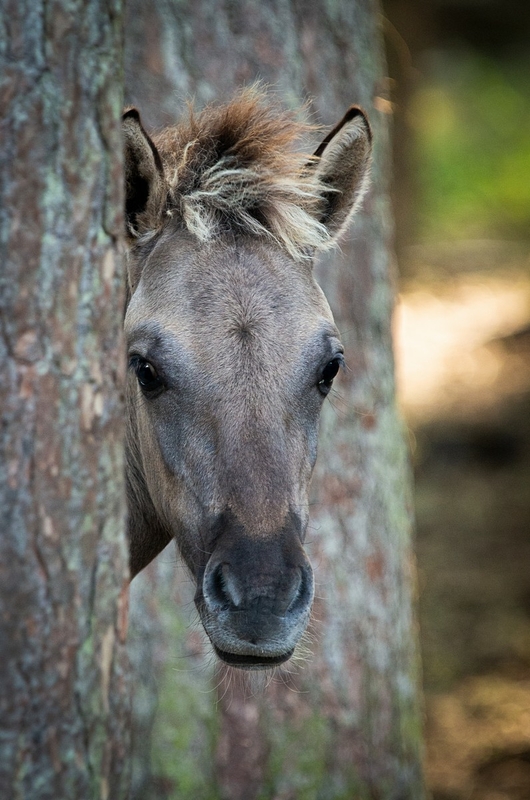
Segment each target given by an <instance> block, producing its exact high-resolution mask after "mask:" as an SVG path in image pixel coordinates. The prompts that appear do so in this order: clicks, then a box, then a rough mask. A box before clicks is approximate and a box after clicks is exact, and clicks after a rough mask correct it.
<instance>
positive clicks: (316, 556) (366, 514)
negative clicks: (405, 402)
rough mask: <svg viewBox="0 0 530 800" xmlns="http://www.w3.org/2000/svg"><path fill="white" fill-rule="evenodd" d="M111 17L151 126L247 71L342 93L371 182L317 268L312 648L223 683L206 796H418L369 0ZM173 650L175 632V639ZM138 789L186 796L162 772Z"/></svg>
mask: <svg viewBox="0 0 530 800" xmlns="http://www.w3.org/2000/svg"><path fill="white" fill-rule="evenodd" d="M126 30H127V38H128V44H127V48H128V50H127V49H126V94H127V95H128V96H127V100H128V101H129V102H131V103H134V104H136V105H138V106H139V108H140V109H141V111H142V114H143V118H144V121H145V123H146V124H147V125H148V126H155V127H159V126H161V125H164V124H167V123H169V122H173V121H174V120H175V119H176V118H178V116H179V115H180V114H181V113H182V111H183V101H184V99H185V98H186V97H188V96H189V95H192V96H194V97H195V98H196V100H197V101H198V102H199V103H204V102H206V101H210V100H213V99H215V98H226V97H228V96H229V95H230V94H231V93H232V91H233V90H234V88H235V87H237V86H239V85H241V84H248V83H250V82H252V81H254V80H255V79H256V78H259V79H263V80H265V81H266V82H268V83H270V84H272V85H273V86H274V87H275V89H276V90H277V91H279V92H280V94H281V95H282V97H283V99H284V102H285V103H286V104H288V105H298V104H299V102H300V100H304V99H306V98H310V99H311V103H310V108H311V111H312V112H313V113H314V117H315V118H316V120H317V121H318V122H320V123H323V124H324V125H326V126H332V125H333V124H335V122H336V121H337V120H338V119H340V117H341V116H342V114H343V113H344V111H345V109H346V108H347V107H348V106H349V105H350V104H352V103H360V104H361V105H363V106H364V107H365V108H366V109H367V111H368V113H369V116H370V119H371V122H372V124H373V128H374V138H375V143H376V152H375V162H374V169H373V187H372V190H371V192H370V194H369V196H368V198H367V199H366V201H365V203H364V209H363V212H362V213H361V214H360V216H359V217H358V219H357V221H356V223H355V225H354V229H353V230H352V232H351V234H350V237H349V238H347V239H346V241H344V242H343V244H342V248H341V252H340V253H337V254H335V256H334V257H333V258H327V259H326V260H324V261H322V262H321V264H320V265H319V267H318V274H319V278H320V281H321V284H322V286H323V288H324V290H325V292H326V294H327V296H328V298H329V300H330V302H331V305H332V308H333V310H334V313H335V316H336V320H337V322H338V325H339V328H340V330H341V331H342V334H343V338H344V341H345V344H346V358H347V362H348V364H349V371H348V375H347V378H346V379H342V381H341V382H339V383H338V385H337V392H334V393H333V394H332V395H331V402H330V403H329V404H327V408H326V410H325V413H324V417H323V422H322V431H321V440H320V450H319V459H318V462H317V468H316V474H315V477H314V482H313V494H314V506H313V514H312V522H311V524H310V530H309V536H308V538H309V539H310V552H311V555H312V561H313V564H314V566H315V567H316V579H317V583H318V587H319V588H318V592H317V593H318V596H319V597H318V600H317V602H316V606H315V614H314V616H315V626H314V639H315V641H314V642H313V644H312V645H311V650H312V651H313V652H312V655H310V656H309V657H308V661H307V663H306V664H305V666H304V668H303V669H300V670H298V669H296V672H295V674H294V675H291V676H288V677H286V678H284V679H283V680H276V681H275V682H273V683H271V685H270V686H268V687H267V689H265V690H264V691H262V692H261V693H258V694H255V695H253V694H252V691H250V690H249V688H248V686H245V682H244V681H243V680H237V681H232V685H231V686H230V688H229V689H228V691H225V690H226V682H222V683H221V685H220V689H219V693H220V702H219V709H218V711H217V720H216V722H215V724H214V726H213V727H214V730H215V735H212V737H211V741H212V744H211V745H210V746H211V747H212V748H213V750H214V752H213V753H212V760H214V758H215V760H214V763H215V775H214V789H212V791H213V794H212V795H211V796H212V797H221V798H227V799H229V800H253V799H254V798H258V797H259V798H276V799H277V800H279V799H280V798H281V799H282V800H288V799H289V800H291V799H292V800H295V798H296V800H303V798H308V800H309V798H319V800H324V798H326V799H327V798H330V799H331V798H334V799H337V798H356V800H362V799H363V798H380V799H381V800H391V799H392V800H405V798H407V800H409V799H410V800H412V799H413V798H414V799H415V798H421V797H422V796H423V787H422V779H421V765H420V761H421V759H420V755H421V745H420V742H421V733H420V731H421V715H420V709H419V704H418V685H419V673H418V659H417V649H416V635H415V634H416V632H415V625H414V615H413V610H412V609H413V603H412V596H413V589H414V579H413V574H414V569H413V564H412V556H411V514H412V510H411V503H410V473H409V467H408V459H407V452H406V446H405V444H404V437H403V428H402V425H401V422H400V420H399V417H398V415H397V413H396V408H395V394H394V378H393V360H392V344H391V330H390V325H391V313H392V305H393V285H392V281H393V258H392V228H391V220H390V213H389V208H388V201H387V190H388V181H389V156H388V151H389V140H388V127H389V126H388V116H387V114H386V113H385V112H388V109H389V104H388V102H387V98H386V97H385V95H384V87H385V80H384V71H383V70H384V66H383V57H382V52H381V44H380V35H379V30H378V7H377V4H376V2H374V0H357V1H356V2H351V0H303V1H302V0H276V1H275V2H268V3H257V2H253V0H224V2H222V3H218V2H211V0H201V1H200V2H196V3H193V4H184V3H182V2H178V1H177V0H160V1H159V2H157V3H156V6H155V4H153V3H151V4H147V5H146V4H145V3H140V2H139V0H131V2H130V4H129V19H128V23H127V27H126ZM166 646H167V643H166ZM186 647H187V644H186V641H184V644H181V643H177V642H176V641H175V643H174V649H175V651H176V652H181V651H182V648H184V649H185V650H186ZM188 649H189V648H188ZM200 680H202V677H201V679H200ZM175 681H176V682H177V679H175ZM223 692H224V694H223ZM162 702H163V703H164V700H162ZM215 713H216V712H215V711H214V712H213V714H214V716H215ZM176 724H178V725H180V726H182V727H183V728H184V727H185V726H186V725H188V724H195V723H194V722H193V721H192V722H191V723H190V721H189V720H186V719H184V718H182V719H180V720H178V721H177V722H176ZM154 747H155V748H156V742H155V743H154ZM175 757H176V758H178V756H177V755H176V754H175ZM198 765H199V761H196V768H198ZM152 796H153V797H157V796H159V797H172V798H177V797H178V798H180V797H185V796H187V795H186V794H185V793H184V792H183V791H182V788H181V784H179V781H178V780H174V782H173V783H172V784H171V785H170V786H169V788H167V787H166V794H156V793H154V794H153V795H152ZM205 796H206V795H205ZM208 796H210V795H208Z"/></svg>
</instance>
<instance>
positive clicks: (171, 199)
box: [123, 89, 371, 669]
mask: <svg viewBox="0 0 530 800" xmlns="http://www.w3.org/2000/svg"><path fill="white" fill-rule="evenodd" d="M123 131H124V140H125V201H126V202H125V212H126V220H127V235H128V238H129V244H130V253H129V260H128V265H127V273H128V288H129V302H128V308H127V314H126V320H125V329H126V335H127V341H128V361H129V373H128V383H127V397H128V409H127V410H128V415H127V448H126V455H127V470H126V476H127V493H128V511H129V521H128V532H129V539H130V550H131V571H132V574H133V575H134V574H136V572H138V571H139V570H141V569H142V568H143V567H144V566H145V565H146V564H147V563H149V561H150V560H151V559H152V558H154V557H155V555H156V554H157V553H159V552H160V551H161V549H162V548H163V547H164V546H165V545H166V544H167V542H168V541H169V540H170V539H171V538H174V539H175V540H176V542H177V544H178V546H179V549H180V551H181V553H182V555H183V557H184V559H185V561H186V563H187V565H188V567H189V569H190V570H191V572H192V574H193V576H194V579H195V583H196V597H195V602H196V605H197V608H198V611H199V614H200V616H201V620H202V622H203V625H204V628H205V630H206V632H207V634H208V635H209V637H210V639H211V641H212V644H213V646H214V648H215V650H216V652H217V654H218V655H219V656H220V658H222V659H223V660H224V661H225V662H227V663H228V664H232V665H234V666H239V667H244V668H247V669H253V668H256V669H257V668H262V667H267V666H273V665H275V664H279V663H281V662H283V661H285V660H286V659H287V658H289V657H290V655H291V654H292V652H293V648H294V647H295V645H296V642H297V641H298V639H299V638H300V636H301V635H302V633H303V631H304V629H305V627H306V625H307V621H308V619H309V613H310V608H311V601H312V598H313V574H312V570H311V567H310V565H309V562H308V560H307V557H306V555H305V553H304V549H303V541H304V536H305V530H306V527H307V518H308V501H307V494H308V484H309V479H310V475H311V470H312V468H313V464H314V462H315V457H316V446H317V429H318V419H319V415H320V408H321V405H322V401H323V399H324V397H325V395H326V394H327V393H328V392H329V390H330V388H331V384H332V381H333V378H334V377H335V375H336V373H337V372H338V370H339V368H340V366H341V364H342V360H343V356H342V347H341V344H340V341H339V339H338V333H337V330H336V328H335V326H334V324H333V319H332V316H331V312H330V310H329V307H328V304H327V303H326V300H325V299H324V296H323V295H322V292H321V291H320V289H319V288H318V287H317V285H316V283H315V282H314V280H313V278H312V274H311V257H312V255H314V254H315V253H317V252H318V251H319V249H321V248H322V247H327V246H329V244H330V243H331V242H332V241H333V240H334V239H336V238H337V237H338V236H339V235H340V232H341V230H342V229H343V228H344V226H345V225H346V224H347V222H348V219H349V218H350V216H351V215H352V213H354V211H355V209H356V208H357V207H358V206H359V203H360V201H361V198H362V196H363V194H364V191H365V188H366V184H367V175H368V170H369V164H370V153H371V133H370V127H369V125H368V122H367V120H366V117H365V115H364V113H363V112H362V110H361V109H359V108H357V107H354V106H352V107H351V108H350V109H349V110H348V111H347V113H346V114H345V116H344V117H343V119H342V120H341V122H340V123H339V124H338V125H337V126H336V127H335V128H334V129H333V130H332V131H331V133H329V134H328V136H327V137H326V138H325V139H324V141H323V142H322V143H321V145H320V146H319V147H318V148H317V150H316V151H315V153H314V155H313V156H312V157H309V156H307V155H304V154H303V153H301V152H300V151H297V150H296V149H295V148H294V145H295V142H297V141H298V138H299V136H300V134H301V133H302V132H304V131H306V128H305V127H304V126H303V125H300V124H299V123H297V122H296V121H295V120H294V118H293V117H292V116H291V115H289V114H286V113H284V112H280V111H279V110H278V109H277V108H276V107H274V106H269V105H268V104H267V102H266V98H265V97H264V96H262V95H261V94H260V93H259V92H256V90H253V89H251V90H246V91H243V92H242V93H240V94H239V95H238V96H236V98H235V99H234V100H233V101H232V102H231V103H229V104H228V105H227V106H220V107H216V108H213V107H210V108H207V109H205V110H204V111H203V112H202V113H201V114H200V115H199V116H196V115H194V114H192V115H191V116H190V119H189V120H188V122H187V123H182V124H179V125H177V126H174V127H172V128H167V129H165V130H164V131H162V132H161V133H160V134H159V135H158V136H156V137H155V138H154V140H152V139H151V138H150V137H149V136H148V134H147V133H146V131H145V130H144V129H143V127H142V125H141V122H140V116H139V114H138V112H137V111H136V110H135V109H130V110H129V111H127V112H125V114H124V117H123Z"/></svg>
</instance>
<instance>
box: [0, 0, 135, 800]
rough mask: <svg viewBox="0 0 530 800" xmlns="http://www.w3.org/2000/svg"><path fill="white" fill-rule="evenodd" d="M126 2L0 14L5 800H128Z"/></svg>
mask: <svg viewBox="0 0 530 800" xmlns="http://www.w3.org/2000/svg"><path fill="white" fill-rule="evenodd" d="M122 25H123V20H122V8H121V0H69V1H68V2H66V0H47V2H44V0H16V1H15V0H2V2H0V26H1V30H2V36H1V42H2V45H1V47H0V76H1V82H0V91H1V98H2V103H1V105H2V123H1V146H0V159H1V162H0V164H1V166H0V176H1V182H0V209H1V211H0V231H1V234H0V235H1V238H0V242H1V244H0V246H1V258H2V273H1V279H0V313H1V329H0V330H1V335H0V361H1V363H2V366H3V380H2V384H1V386H0V407H1V413H2V428H1V431H0V508H1V509H2V532H1V538H0V653H1V658H0V729H1V732H0V797H2V798H5V799H6V800H11V799H12V798H13V800H14V799H15V798H16V800H22V799H23V798H27V799H28V800H29V798H31V800H59V798H61V799H62V798H64V799H65V800H69V799H70V798H71V800H81V799H82V798H83V800H84V799H85V798H98V800H105V798H112V800H114V798H120V797H123V796H125V794H126V791H127V784H128V776H127V768H126V755H127V748H128V732H127V728H128V688H127V660H126V652H125V647H124V640H125V635H126V613H127V583H126V581H127V552H126V543H125V534H124V524H123V523H124V499H123V498H124V491H123V457H122V420H123V403H122V396H121V395H122V361H123V357H122V342H121V332H120V331H121V309H122V307H123V286H122V284H123V276H122V266H121V258H120V254H119V249H118V241H119V236H120V234H121V229H122V225H123V221H122V202H123V201H122V178H121V134H120V114H121V106H122V87H121V85H120V82H119V77H120V74H121V69H122V67H121V64H122V42H121V39H122Z"/></svg>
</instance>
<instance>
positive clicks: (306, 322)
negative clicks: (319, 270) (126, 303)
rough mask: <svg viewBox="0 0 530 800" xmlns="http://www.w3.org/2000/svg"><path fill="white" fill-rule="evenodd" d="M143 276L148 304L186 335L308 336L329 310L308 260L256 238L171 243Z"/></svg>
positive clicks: (174, 328) (327, 318)
mask: <svg viewBox="0 0 530 800" xmlns="http://www.w3.org/2000/svg"><path fill="white" fill-rule="evenodd" d="M150 267H151V268H150V269H149V270H147V275H146V280H145V281H144V283H145V287H144V293H145V294H147V295H148V296H149V300H150V302H148V303H147V306H148V307H149V306H152V305H153V304H154V305H155V306H156V310H157V316H158V317H159V318H161V319H162V320H163V322H164V326H165V327H167V328H168V329H170V330H173V331H174V332H175V333H178V334H182V333H184V334H187V336H186V338H189V337H190V336H191V337H196V336H197V333H200V332H201V331H202V330H204V332H205V333H206V334H211V335H213V336H217V337H221V338H223V339H224V338H225V337H226V336H235V337H236V338H237V337H238V335H239V334H240V335H242V336H243V337H245V336H248V337H249V338H248V340H247V344H249V345H250V344H251V342H252V337H253V336H255V337H258V338H260V340H261V341H263V339H265V340H266V339H267V337H268V336H275V337H278V336H281V334H282V333H285V335H286V336H287V337H289V336H290V337H291V338H292V339H293V343H294V340H296V339H298V338H302V339H303V338H304V337H305V336H307V334H308V333H309V332H310V331H311V330H313V329H314V327H315V326H316V325H318V321H319V320H322V319H324V320H329V321H332V316H331V312H330V310H329V306H328V304H327V301H326V300H325V298H324V296H323V294H322V292H321V291H320V289H319V287H318V286H317V285H316V283H315V282H314V280H313V278H312V275H311V271H310V268H309V266H308V265H298V264H293V263H291V262H290V261H289V260H288V259H286V258H285V257H284V256H283V254H282V253H279V252H276V250H275V249H274V248H267V247H266V246H264V245H263V244H260V243H258V242H256V241H250V242H246V241H242V242H234V243H233V244H230V245H226V244H225V245H217V246H216V245H211V246H209V247H204V246H202V247H201V248H197V247H196V246H194V245H193V244H191V245H190V244H189V243H187V242H183V243H179V242H178V241H177V242H176V243H172V242H171V241H168V242H166V244H165V247H164V248H163V250H162V252H161V253H160V254H159V258H158V259H157V260H156V261H155V263H152V264H151V265H150Z"/></svg>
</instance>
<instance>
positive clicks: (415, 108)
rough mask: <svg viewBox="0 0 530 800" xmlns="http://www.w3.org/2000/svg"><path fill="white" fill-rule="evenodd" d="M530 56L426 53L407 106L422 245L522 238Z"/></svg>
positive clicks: (528, 216)
mask: <svg viewBox="0 0 530 800" xmlns="http://www.w3.org/2000/svg"><path fill="white" fill-rule="evenodd" d="M529 69H530V53H529V54H526V55H519V56H517V57H515V56H513V57H512V58H511V59H510V60H504V61H494V60H491V59H488V58H485V57H484V56H481V55H478V54H476V53H473V52H472V51H469V50H457V49H455V50H450V51H449V50H446V51H443V52H436V53H431V54H430V56H429V58H428V59H427V61H426V66H425V70H424V77H425V80H424V83H423V86H422V87H421V88H420V90H419V91H418V92H417V94H416V96H415V99H414V101H413V104H412V109H411V114H412V117H411V119H412V122H413V124H414V127H415V128H416V145H417V164H418V170H419V176H418V177H419V183H420V190H421V203H420V208H419V215H420V233H421V236H422V238H424V239H426V240H431V241H432V240H441V239H447V238H449V239H464V238H467V239H469V238H483V237H485V238H495V237H497V238H498V237H503V238H517V239H520V238H527V237H528V236H529V234H530V180H529V175H530V136H529V135H528V132H529V130H530V82H529V81H528V73H529Z"/></svg>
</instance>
